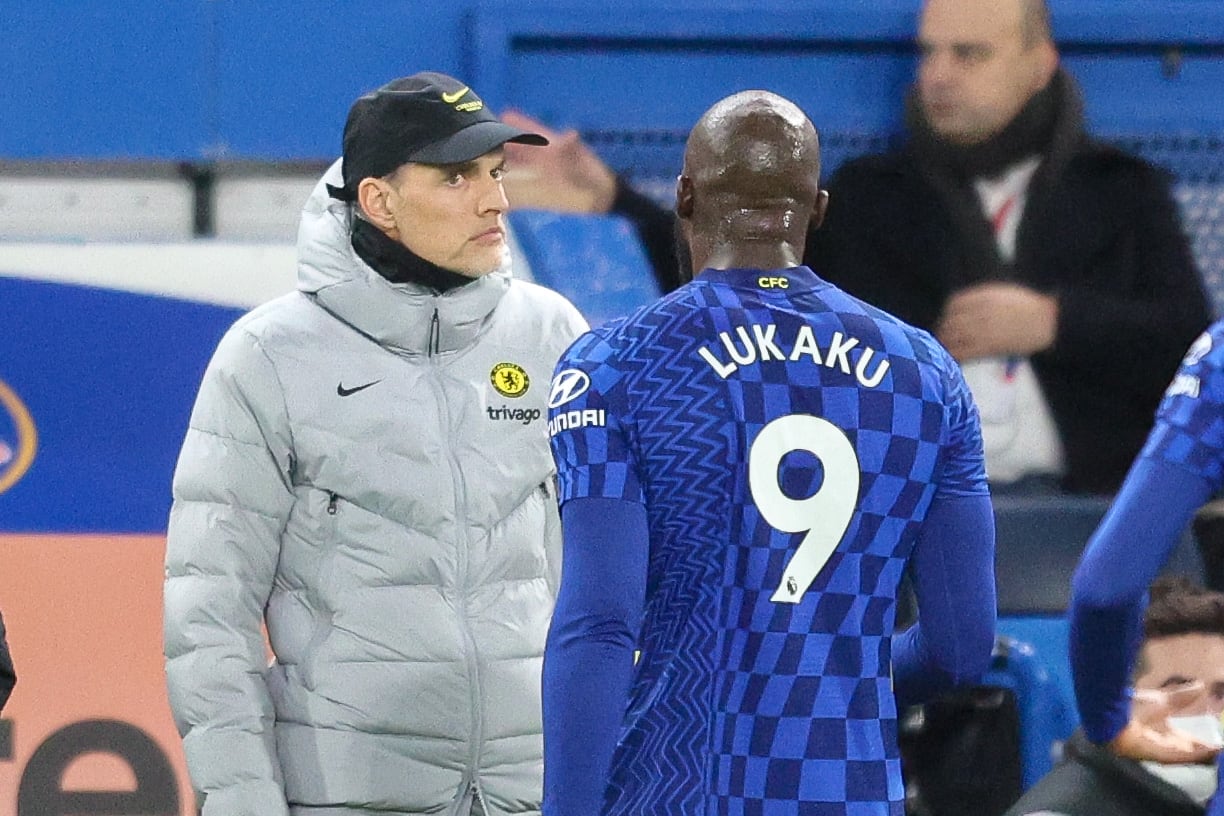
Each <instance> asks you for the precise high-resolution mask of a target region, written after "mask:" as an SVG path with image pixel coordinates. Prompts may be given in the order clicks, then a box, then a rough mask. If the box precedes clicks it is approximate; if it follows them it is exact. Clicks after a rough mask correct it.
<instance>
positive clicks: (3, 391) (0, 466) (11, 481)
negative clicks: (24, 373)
mask: <svg viewBox="0 0 1224 816" xmlns="http://www.w3.org/2000/svg"><path fill="white" fill-rule="evenodd" d="M37 450H38V431H37V429H36V428H35V427H34V419H33V417H31V416H30V412H29V410H28V409H27V408H26V407H25V403H23V402H22V401H21V399H20V398H19V397H18V396H17V392H16V391H14V390H13V389H12V388H10V387H9V385H8V383H6V382H4V380H0V493H3V492H4V491H6V490H8V489H9V488H10V487H12V486H13V485H15V484H17V481H18V480H19V479H20V478H21V477H22V476H24V475H25V473H26V471H27V470H29V469H30V465H31V463H33V461H34V453H35V451H37Z"/></svg>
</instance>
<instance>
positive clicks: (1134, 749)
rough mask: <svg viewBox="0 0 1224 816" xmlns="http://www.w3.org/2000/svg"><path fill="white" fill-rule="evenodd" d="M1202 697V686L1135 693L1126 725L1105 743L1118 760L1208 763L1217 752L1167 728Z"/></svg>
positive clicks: (1195, 685) (1190, 737) (1211, 746)
mask: <svg viewBox="0 0 1224 816" xmlns="http://www.w3.org/2000/svg"><path fill="white" fill-rule="evenodd" d="M1205 694H1206V689H1205V687H1204V685H1203V684H1202V683H1198V682H1195V683H1187V684H1186V685H1185V686H1184V687H1183V688H1181V689H1179V690H1177V691H1174V692H1167V691H1163V690H1160V691H1156V690H1144V691H1142V692H1140V691H1136V692H1135V695H1134V699H1133V705H1132V708H1131V718H1130V722H1128V723H1127V724H1126V727H1125V728H1123V729H1122V731H1121V732H1119V733H1118V736H1116V737H1114V739H1113V741H1112V742H1110V743H1109V747H1110V749H1111V750H1112V751H1113V752H1114V753H1115V754H1117V755H1118V756H1124V757H1128V758H1130V759H1135V760H1150V761H1153V762H1164V763H1190V762H1212V761H1214V759H1215V757H1216V755H1217V754H1219V752H1220V747H1219V746H1218V745H1209V744H1207V743H1205V742H1202V741H1200V740H1199V739H1197V738H1195V737H1194V736H1193V735H1191V734H1187V733H1185V732H1182V731H1180V730H1178V729H1177V728H1176V727H1174V726H1171V725H1169V723H1168V718H1169V717H1170V716H1171V715H1174V714H1178V713H1181V712H1184V711H1185V710H1187V709H1189V708H1191V707H1193V706H1194V705H1195V702H1196V700H1197V699H1199V698H1201V697H1203V696H1204V695H1205Z"/></svg>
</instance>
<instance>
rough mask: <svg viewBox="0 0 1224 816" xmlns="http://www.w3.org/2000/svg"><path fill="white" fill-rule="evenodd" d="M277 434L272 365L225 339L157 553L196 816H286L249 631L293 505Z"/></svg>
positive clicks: (238, 336) (260, 641)
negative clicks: (197, 798) (198, 794)
mask: <svg viewBox="0 0 1224 816" xmlns="http://www.w3.org/2000/svg"><path fill="white" fill-rule="evenodd" d="M287 427H288V422H287V419H286V416H285V409H284V403H283V398H282V396H281V394H280V392H279V390H278V381H277V377H276V372H275V369H274V368H273V366H272V363H271V362H270V361H269V360H268V358H267V357H266V356H265V354H264V352H263V350H262V349H261V348H260V347H259V346H258V344H257V342H256V341H255V339H254V338H252V337H250V336H249V335H247V334H245V333H244V332H242V331H241V329H240V328H236V329H233V330H231V331H230V333H229V334H228V335H227V336H226V337H225V338H224V339H223V340H222V342H221V345H220V346H219V348H218V350H217V353H216V355H215V356H214V358H213V361H212V363H211V364H210V366H209V369H208V371H207V372H206V374H205V376H204V381H203V384H202V385H201V387H200V393H199V396H198V398H197V401H196V406H195V409H194V411H193V412H192V418H191V423H190V427H189V429H188V432H187V437H186V440H185V442H184V444H183V449H182V452H181V454H180V457H179V462H178V467H177V469H176V471H175V476H174V505H173V508H172V510H171V513H170V526H169V533H168V538H167V550H166V585H165V620H164V625H165V654H166V678H167V683H168V688H169V693H170V705H171V709H172V710H173V713H174V719H175V722H176V724H177V725H178V728H179V732H180V733H181V734H182V735H183V747H184V750H185V753H186V756H187V764H188V768H189V770H190V772H191V777H192V782H193V784H194V786H195V788H196V789H197V790H199V791H202V792H203V793H204V794H205V795H206V797H207V798H206V800H205V804H204V816H255V814H258V816H277V815H278V814H280V815H281V816H287V814H288V807H287V805H286V802H285V795H284V791H283V785H282V781H281V770H280V763H279V761H278V758H277V753H276V742H275V735H274V733H273V719H274V713H273V708H272V701H271V698H270V695H269V693H268V688H267V685H266V679H265V675H266V673H267V670H268V669H267V659H266V656H265V655H266V652H265V645H264V638H263V635H262V629H261V626H262V623H263V611H264V607H265V605H266V604H267V601H268V597H269V595H270V593H271V589H272V581H273V577H274V575H275V572H276V565H277V558H278V556H279V541H280V536H281V533H282V531H283V529H284V526H285V523H286V519H287V517H288V514H289V510H290V508H291V506H292V501H293V497H292V493H291V491H290V489H289V467H290V450H291V440H290V439H289V438H288V431H287V430H286V429H287Z"/></svg>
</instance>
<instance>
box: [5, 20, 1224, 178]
mask: <svg viewBox="0 0 1224 816" xmlns="http://www.w3.org/2000/svg"><path fill="white" fill-rule="evenodd" d="M666 6H667V7H666V8H663V7H662V5H661V4H657V3H653V2H643V1H642V0H628V1H627V2H621V3H617V4H616V6H615V9H613V8H612V7H610V6H609V5H608V3H607V2H605V0H565V2H561V0H468V2H425V0H352V1H351V2H338V1H337V0H318V1H317V2H307V3H303V2H295V1H294V0H262V1H261V2H259V3H249V2H241V1H240V0H176V2H171V3H167V2H164V0H52V2H47V1H46V0H4V2H3V3H0V76H3V77H4V78H5V81H4V83H3V90H0V110H3V111H4V119H5V126H4V127H3V128H0V159H4V158H9V159H74V158H86V159H169V160H208V159H311V160H315V159H325V158H328V157H331V156H333V155H334V154H335V153H336V152H337V150H338V147H339V130H340V127H341V124H342V122H343V119H344V115H345V112H346V111H347V108H348V104H349V102H350V101H351V100H352V99H353V98H354V97H355V96H356V95H358V94H360V93H361V92H363V91H365V90H368V89H370V88H371V87H375V86H377V85H378V84H381V83H382V82H383V81H385V80H387V79H390V78H392V77H395V76H399V75H403V74H405V73H410V72H412V71H416V70H421V69H425V68H436V69H440V70H443V71H448V72H451V73H455V74H458V75H460V76H462V77H464V78H465V79H468V80H469V81H470V82H471V83H472V84H473V85H475V86H476V87H477V90H478V91H479V92H480V93H482V94H483V95H484V96H485V97H486V99H488V101H490V102H491V103H492V104H493V105H495V106H497V107H504V106H509V105H514V106H518V107H521V108H523V109H524V110H527V111H528V112H531V113H535V114H538V115H541V116H543V117H544V118H546V119H547V120H549V121H550V123H552V124H556V125H568V126H576V127H579V128H580V129H582V130H584V131H599V132H611V133H614V134H626V133H628V134H642V133H647V134H649V133H655V134H659V133H662V134H664V135H663V136H661V137H659V138H661V139H662V140H663V141H666V140H667V139H668V138H670V137H669V136H667V135H666V134H669V133H673V134H674V133H680V134H682V133H683V132H684V131H685V130H686V129H687V128H688V127H689V126H690V125H691V124H692V122H693V121H694V120H695V119H696V118H697V116H698V115H699V114H700V113H701V111H703V110H704V109H705V108H706V107H707V106H708V105H709V104H710V103H711V102H713V101H714V100H715V99H717V98H719V97H721V96H723V95H725V94H727V93H730V92H732V91H735V90H741V89H743V88H747V87H768V88H770V89H773V90H777V91H779V92H781V93H783V94H785V95H788V96H791V97H793V98H794V99H795V100H796V101H798V102H800V104H802V105H803V106H804V107H805V108H806V109H807V110H808V111H809V112H810V113H811V114H812V116H813V118H814V119H815V120H816V121H817V123H818V125H819V126H820V127H821V128H822V129H824V130H825V131H826V132H834V133H848V134H872V133H878V132H879V131H880V130H882V129H888V128H891V127H892V126H894V125H895V122H896V118H897V112H898V104H897V103H898V99H899V92H900V90H901V88H903V87H904V85H905V84H906V83H907V81H908V79H909V77H910V75H911V72H912V56H911V54H912V50H911V47H910V45H909V41H910V37H911V34H912V32H913V30H914V27H915V21H916V12H917V8H918V0H823V2H818V1H817V0H760V1H759V2H732V1H730V0H715V1H713V2H693V0H676V2H672V3H669V4H666ZM1051 8H1052V10H1053V13H1054V18H1055V19H1054V23H1055V32H1056V35H1057V36H1058V39H1059V40H1060V42H1061V44H1062V47H1063V52H1064V54H1065V56H1066V62H1067V64H1068V65H1069V66H1070V67H1071V69H1072V70H1073V71H1074V72H1075V73H1076V74H1077V75H1078V76H1079V78H1080V79H1081V81H1082V82H1083V84H1084V86H1085V90H1086V95H1087V98H1088V114H1089V119H1090V121H1091V123H1092V124H1093V125H1094V126H1096V127H1097V128H1098V129H1101V130H1103V131H1106V132H1110V133H1133V132H1144V133H1150V132H1159V133H1188V132H1194V133H1204V132H1212V133H1220V132H1224V106H1222V105H1219V104H1218V100H1219V89H1220V88H1221V87H1224V3H1220V2H1218V0H1051ZM1174 68H1176V70H1175V71H1174V70H1172V69H1174ZM626 141H628V139H627V138H626V137H623V136H617V137H614V138H613V137H609V138H607V139H606V140H605V142H604V144H605V146H606V148H607V149H609V150H611V149H613V148H614V147H615V146H616V145H617V144H620V143H624V142H626Z"/></svg>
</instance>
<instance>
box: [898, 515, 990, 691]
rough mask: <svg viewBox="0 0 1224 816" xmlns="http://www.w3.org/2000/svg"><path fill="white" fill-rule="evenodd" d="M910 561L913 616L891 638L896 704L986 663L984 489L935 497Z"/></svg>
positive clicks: (967, 678)
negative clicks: (914, 603) (906, 626)
mask: <svg viewBox="0 0 1224 816" xmlns="http://www.w3.org/2000/svg"><path fill="white" fill-rule="evenodd" d="M911 565H912V567H913V578H914V592H915V594H916V595H917V597H918V622H917V623H915V624H914V625H913V626H911V627H910V628H909V629H907V630H906V631H905V632H903V633H901V634H899V635H897V636H896V637H894V638H893V651H892V663H893V691H894V693H895V694H896V697H897V709H898V710H903V709H904V708H905V707H907V706H909V705H913V704H915V703H921V702H923V701H924V700H927V699H929V698H930V697H932V696H933V695H935V694H937V693H939V692H941V691H944V690H946V689H947V688H950V687H951V686H953V685H956V684H959V683H966V682H971V681H973V680H974V679H976V678H977V677H979V676H980V675H982V674H983V673H984V672H985V671H986V670H987V669H988V668H989V667H990V653H991V650H992V649H993V647H994V636H995V619H996V602H995V575H994V511H993V509H992V507H991V504H990V496H989V495H980V494H979V495H970V496H943V497H936V499H935V501H934V502H933V503H932V505H931V509H930V511H929V512H928V513H927V517H926V520H925V521H924V522H923V525H922V532H921V533H920V534H919V537H918V541H917V543H916V544H915V546H914V554H913V557H912V560H911Z"/></svg>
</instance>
